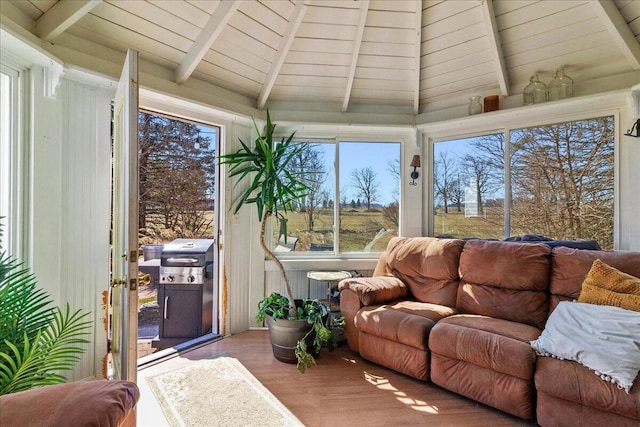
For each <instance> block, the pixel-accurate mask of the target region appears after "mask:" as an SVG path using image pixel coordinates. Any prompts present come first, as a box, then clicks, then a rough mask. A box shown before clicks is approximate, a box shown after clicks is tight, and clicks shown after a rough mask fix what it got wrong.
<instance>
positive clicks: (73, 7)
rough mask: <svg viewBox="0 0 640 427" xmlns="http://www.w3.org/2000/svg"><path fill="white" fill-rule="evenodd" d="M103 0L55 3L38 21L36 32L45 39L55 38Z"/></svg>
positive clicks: (69, 0)
mask: <svg viewBox="0 0 640 427" xmlns="http://www.w3.org/2000/svg"><path fill="white" fill-rule="evenodd" d="M100 3H102V0H82V1H71V0H62V1H59V2H57V3H56V4H54V5H53V7H51V8H50V9H49V10H48V11H47V12H46V13H45V14H44V15H42V16H41V17H40V18H38V20H37V21H36V34H37V35H38V37H40V38H41V39H43V40H49V41H51V40H53V39H55V38H56V37H58V36H59V35H60V34H62V33H64V32H65V31H66V30H67V28H69V27H70V26H72V25H73V24H75V23H76V22H78V20H79V19H80V18H82V17H83V16H85V15H86V14H87V13H89V12H90V11H91V9H93V8H94V7H96V6H97V5H99V4H100Z"/></svg>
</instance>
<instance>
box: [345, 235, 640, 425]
mask: <svg viewBox="0 0 640 427" xmlns="http://www.w3.org/2000/svg"><path fill="white" fill-rule="evenodd" d="M595 259H601V260H602V261H603V262H605V263H607V264H608V265H610V266H612V267H615V268H617V269H619V270H621V271H623V272H625V273H628V274H631V275H633V276H636V277H640V252H613V251H592V250H578V249H571V248H567V247H554V248H551V247H550V246H548V245H545V244H531V243H517V242H498V241H481V240H470V241H463V240H458V239H438V238H430V237H416V238H394V239H392V240H391V241H390V242H389V245H388V247H387V250H386V251H385V252H384V253H383V254H382V255H381V257H380V259H379V261H378V264H377V266H376V269H375V272H374V277H369V278H353V279H346V280H343V281H342V282H340V284H339V289H340V291H341V293H340V309H341V312H342V314H343V315H344V317H345V321H346V325H345V334H346V337H347V342H348V344H349V347H350V348H351V350H353V351H356V352H359V353H360V355H361V356H362V357H363V358H365V359H367V360H370V361H372V362H375V363H378V364H380V365H382V366H385V367H388V368H391V369H393V370H395V371H398V372H402V373H404V374H406V375H409V376H411V377H414V378H417V379H420V380H424V381H432V382H433V383H435V384H437V385H439V386H441V387H443V388H445V389H447V390H451V391H453V392H455V393H458V394H461V395H464V396H467V397H469V398H471V399H474V400H476V401H478V402H481V403H484V404H486V405H489V406H492V407H494V408H497V409H499V410H501V411H504V412H507V413H509V414H513V415H515V416H518V417H521V418H524V419H536V420H537V422H538V423H539V424H540V425H542V426H545V427H546V426H585V425H598V426H601V425H616V426H626V425H629V426H631V425H633V426H637V425H639V423H640V380H639V379H636V381H635V382H634V385H633V387H632V389H631V391H630V393H629V394H627V393H625V391H624V390H620V389H618V388H617V387H616V386H615V385H614V384H612V383H608V382H605V381H603V380H601V379H600V378H599V377H598V376H597V375H595V374H594V373H593V372H592V371H590V370H589V369H587V368H585V367H583V366H581V365H580V364H578V363H576V362H572V361H568V360H558V359H553V358H550V357H540V356H537V355H536V353H535V352H534V351H533V350H532V348H531V345H530V341H533V340H535V339H537V338H538V337H539V336H540V334H541V332H542V330H543V328H544V326H545V322H546V320H547V318H548V316H549V315H550V313H551V312H552V311H553V309H554V308H555V307H556V306H557V304H558V303H559V302H560V301H565V300H575V299H578V297H579V295H580V291H581V286H582V282H583V281H584V279H585V277H586V275H587V273H588V272H589V269H590V268H591V265H592V264H593V261H594V260H595Z"/></svg>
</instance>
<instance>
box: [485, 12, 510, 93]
mask: <svg viewBox="0 0 640 427" xmlns="http://www.w3.org/2000/svg"><path fill="white" fill-rule="evenodd" d="M482 14H483V16H484V23H485V25H486V27H487V36H488V37H489V51H490V53H491V56H492V58H493V62H494V63H495V64H496V74H497V77H498V83H499V84H500V93H501V95H502V96H507V95H509V86H508V84H507V68H506V67H505V65H504V55H503V54H502V44H501V43H500V35H499V34H498V26H497V24H496V14H495V11H494V10H493V1H492V0H484V1H483V2H482Z"/></svg>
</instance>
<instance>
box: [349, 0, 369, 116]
mask: <svg viewBox="0 0 640 427" xmlns="http://www.w3.org/2000/svg"><path fill="white" fill-rule="evenodd" d="M368 12H369V0H365V1H362V2H360V15H359V16H358V28H357V30H356V38H355V39H354V41H353V50H352V51H351V65H349V75H348V77H347V87H346V88H345V89H344V97H343V99H342V112H343V113H344V112H346V111H347V108H348V107H349V99H350V98H351V88H352V87H353V79H354V78H355V75H356V68H357V66H358V57H359V56H360V47H361V46H362V37H363V35H364V28H365V23H366V22H367V13H368Z"/></svg>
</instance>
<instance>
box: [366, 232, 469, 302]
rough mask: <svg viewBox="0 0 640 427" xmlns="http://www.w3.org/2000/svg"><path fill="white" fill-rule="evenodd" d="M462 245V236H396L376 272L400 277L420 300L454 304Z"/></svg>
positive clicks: (390, 242) (376, 273)
mask: <svg viewBox="0 0 640 427" xmlns="http://www.w3.org/2000/svg"><path fill="white" fill-rule="evenodd" d="M463 245H464V241H463V240H459V239H438V238H435V237H395V238H393V239H391V240H390V241H389V244H388V245H387V250H386V252H385V253H384V254H383V255H382V256H381V257H380V261H379V262H378V266H377V267H376V270H375V273H374V275H389V274H391V275H393V276H395V277H397V278H399V279H400V280H402V281H403V282H404V283H405V284H406V285H407V287H408V288H409V291H410V292H411V294H412V296H413V297H414V298H415V299H416V300H418V301H421V302H428V303H431V304H440V305H446V306H449V307H455V303H456V292H457V289H458V284H459V277H458V263H459V261H460V252H461V251H462V246H463Z"/></svg>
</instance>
